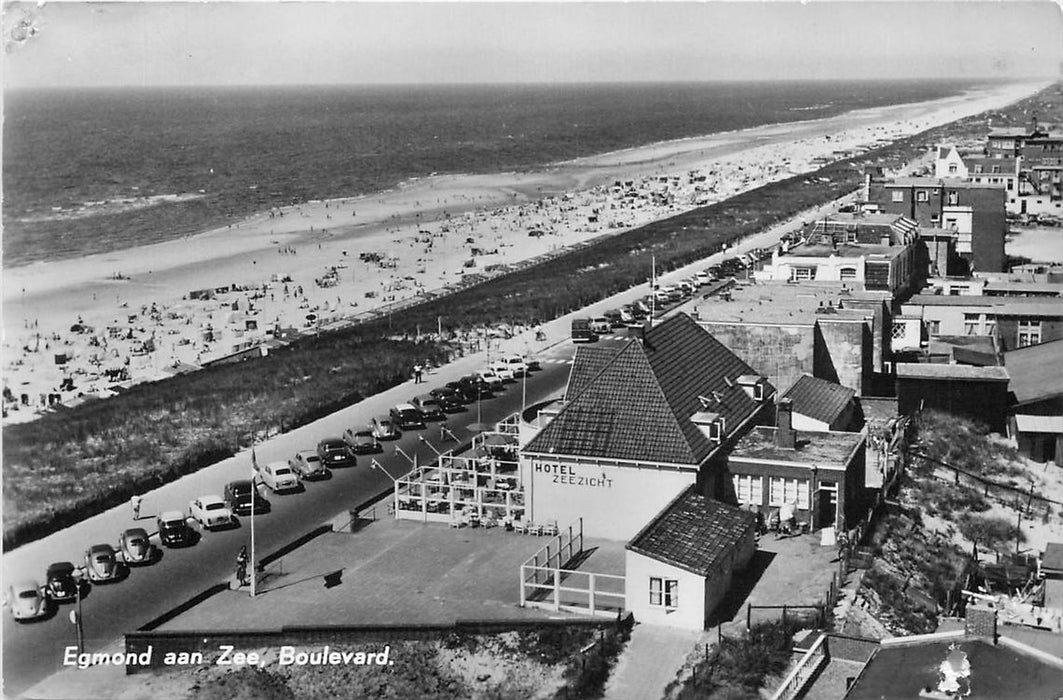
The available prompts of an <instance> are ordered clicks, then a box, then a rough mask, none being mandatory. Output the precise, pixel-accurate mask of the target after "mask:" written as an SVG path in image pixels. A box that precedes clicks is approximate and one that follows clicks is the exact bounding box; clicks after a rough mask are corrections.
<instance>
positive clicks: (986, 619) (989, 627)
mask: <svg viewBox="0 0 1063 700" xmlns="http://www.w3.org/2000/svg"><path fill="white" fill-rule="evenodd" d="M964 629H965V630H966V632H967V635H968V636H970V637H982V638H983V639H988V640H989V641H991V642H992V643H993V644H996V643H997V611H996V609H995V608H991V607H989V606H988V605H968V606H967V612H966V614H965V616H964Z"/></svg>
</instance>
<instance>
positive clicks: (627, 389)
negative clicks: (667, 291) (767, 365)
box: [524, 314, 774, 465]
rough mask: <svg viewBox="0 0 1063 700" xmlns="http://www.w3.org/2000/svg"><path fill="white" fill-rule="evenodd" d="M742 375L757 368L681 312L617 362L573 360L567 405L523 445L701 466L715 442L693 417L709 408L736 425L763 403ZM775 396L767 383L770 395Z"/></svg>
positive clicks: (593, 357)
mask: <svg viewBox="0 0 1063 700" xmlns="http://www.w3.org/2000/svg"><path fill="white" fill-rule="evenodd" d="M578 359H579V356H577V360H578ZM592 372H594V374H593V375H592V374H591V373H592ZM743 374H756V372H755V371H754V370H753V369H752V368H751V367H750V366H749V365H747V364H746V363H745V362H743V361H742V360H741V359H740V358H739V357H738V356H737V355H735V354H734V353H733V352H731V351H730V350H728V349H727V348H726V347H724V346H723V344H721V343H720V342H719V341H718V340H716V338H714V337H713V336H712V335H711V334H710V333H709V332H708V331H706V330H704V329H703V328H701V327H700V326H699V325H698V324H697V323H695V322H694V320H693V319H691V318H690V317H689V316H687V315H686V314H678V315H676V316H673V317H672V318H670V319H668V320H667V321H665V322H663V323H662V324H661V325H659V326H656V327H654V328H651V329H650V330H648V331H647V332H646V337H645V340H644V341H642V342H640V341H638V340H635V339H632V340H629V341H627V342H626V343H625V344H624V345H623V346H622V347H621V348H620V349H619V350H617V352H616V353H615V355H614V356H613V357H612V359H608V358H606V357H605V355H604V354H602V353H587V354H585V355H584V357H583V361H582V362H581V363H580V364H578V365H577V364H573V369H572V375H570V379H569V392H568V395H567V397H566V399H567V402H566V404H565V407H564V408H563V409H562V410H561V412H560V413H558V415H557V417H556V418H554V420H552V421H551V422H550V423H549V424H548V425H547V426H546V427H545V428H543V430H542V432H540V433H539V434H538V435H536V436H535V437H534V438H532V440H531V441H530V442H529V443H528V444H527V445H526V446H525V447H524V450H525V451H526V452H529V453H537V454H559V455H574V456H583V457H600V458H606V459H623V460H632V459H637V460H639V461H645V462H654V463H659V464H680V465H697V464H700V463H701V462H702V461H703V460H704V459H705V458H706V457H708V456H709V454H710V453H712V452H713V451H714V450H715V449H716V448H717V447H718V445H716V444H714V443H713V442H711V441H710V440H709V439H708V437H707V436H706V435H705V434H704V433H703V432H702V431H701V429H700V428H699V427H698V426H697V425H695V424H694V423H693V422H692V421H691V420H690V418H691V416H693V415H694V414H695V413H698V412H701V411H705V410H712V411H713V412H715V413H719V414H720V415H721V416H722V417H723V418H724V419H725V424H726V426H728V429H729V430H734V429H735V428H737V427H738V426H739V425H741V424H742V423H743V422H744V421H745V420H746V419H747V418H749V417H750V416H751V415H752V414H753V413H754V412H755V411H756V410H758V408H759V407H760V404H759V403H758V402H755V401H753V399H752V398H750V396H749V395H747V394H746V392H745V390H744V389H743V388H742V387H741V386H739V385H738V384H737V383H736V382H735V381H734V380H735V379H737V378H738V377H739V376H741V375H743ZM772 394H774V388H772V387H771V386H770V385H769V386H768V387H767V390H766V391H765V398H768V397H770V396H771V395H772ZM702 397H712V398H713V399H714V401H713V403H712V405H711V406H710V407H706V406H705V405H703V402H702V400H701V398H702Z"/></svg>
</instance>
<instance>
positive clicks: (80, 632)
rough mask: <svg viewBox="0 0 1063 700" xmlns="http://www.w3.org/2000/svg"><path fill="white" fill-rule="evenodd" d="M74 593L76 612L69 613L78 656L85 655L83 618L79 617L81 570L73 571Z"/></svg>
mask: <svg viewBox="0 0 1063 700" xmlns="http://www.w3.org/2000/svg"><path fill="white" fill-rule="evenodd" d="M71 575H72V576H73V578H74V593H75V595H76V596H77V606H78V608H77V610H71V611H70V621H71V622H72V623H74V628H75V629H76V631H77V639H78V654H84V653H85V627H84V622H83V617H82V615H81V580H82V578H84V574H83V573H81V569H74V572H73V574H71Z"/></svg>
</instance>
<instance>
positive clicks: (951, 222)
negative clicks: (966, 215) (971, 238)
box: [945, 216, 960, 230]
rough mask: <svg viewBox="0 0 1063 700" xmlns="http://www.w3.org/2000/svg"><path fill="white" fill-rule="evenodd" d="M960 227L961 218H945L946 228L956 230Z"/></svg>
mask: <svg viewBox="0 0 1063 700" xmlns="http://www.w3.org/2000/svg"><path fill="white" fill-rule="evenodd" d="M959 227H960V220H959V219H954V218H953V217H951V216H950V217H949V218H947V219H945V228H948V229H953V230H955V229H958V228H959Z"/></svg>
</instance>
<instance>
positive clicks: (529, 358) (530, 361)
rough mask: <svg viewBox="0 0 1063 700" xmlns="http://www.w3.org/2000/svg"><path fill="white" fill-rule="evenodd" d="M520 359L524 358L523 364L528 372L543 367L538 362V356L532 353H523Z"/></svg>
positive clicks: (536, 370)
mask: <svg viewBox="0 0 1063 700" xmlns="http://www.w3.org/2000/svg"><path fill="white" fill-rule="evenodd" d="M521 359H522V360H524V366H525V367H527V368H528V371H529V372H538V371H539V370H541V369H542V368H543V366H542V365H541V364H539V358H538V357H535V356H534V355H523V356H522V357H521Z"/></svg>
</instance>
